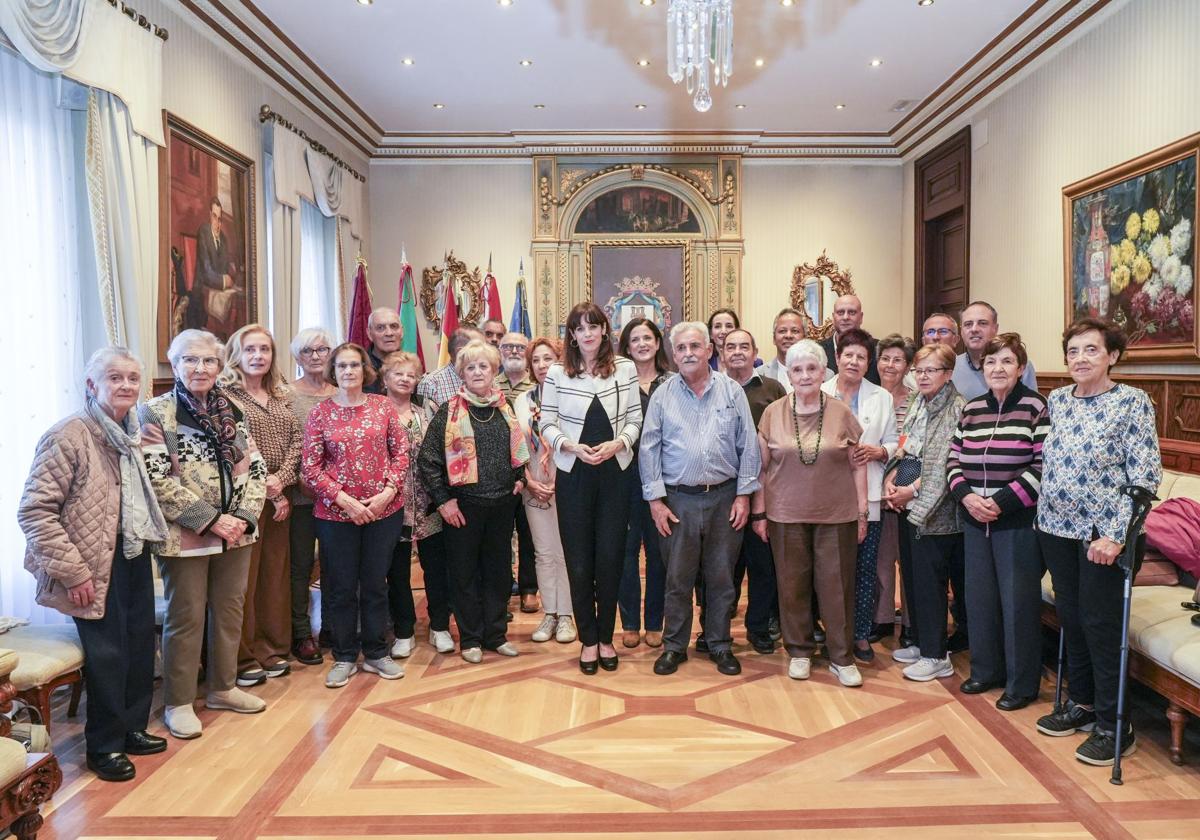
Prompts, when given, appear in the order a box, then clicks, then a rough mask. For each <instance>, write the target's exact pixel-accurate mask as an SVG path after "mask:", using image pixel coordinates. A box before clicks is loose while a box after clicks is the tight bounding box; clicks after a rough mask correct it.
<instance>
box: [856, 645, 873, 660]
mask: <svg viewBox="0 0 1200 840" xmlns="http://www.w3.org/2000/svg"><path fill="white" fill-rule="evenodd" d="M854 658H855V659H857V660H858V661H859V662H873V661H874V660H875V649H874V648H872V647H871V646H870V645H868V646H867V647H866V648H860V647H859V646H858V645H855V646H854Z"/></svg>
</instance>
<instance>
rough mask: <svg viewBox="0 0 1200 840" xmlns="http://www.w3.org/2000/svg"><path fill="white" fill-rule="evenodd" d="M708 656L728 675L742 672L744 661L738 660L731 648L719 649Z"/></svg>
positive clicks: (718, 668)
mask: <svg viewBox="0 0 1200 840" xmlns="http://www.w3.org/2000/svg"><path fill="white" fill-rule="evenodd" d="M708 658H709V659H711V660H712V661H713V662H715V663H717V670H718V671H720V672H721V673H722V674H724V675H725V676H727V677H732V676H735V675H737V674H740V673H742V663H741V662H738V661H737V657H736V656H734V655H733V651H731V650H719V651H717V652H716V653H710V654H709V655H708Z"/></svg>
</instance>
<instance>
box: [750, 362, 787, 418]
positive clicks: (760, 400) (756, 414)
mask: <svg viewBox="0 0 1200 840" xmlns="http://www.w3.org/2000/svg"><path fill="white" fill-rule="evenodd" d="M742 390H743V391H745V392H746V402H748V403H750V416H751V417H753V418H754V428H756V429H757V428H758V423H759V421H760V420H762V416H763V412H764V411H766V410H767V406H769V405H770V404H771V403H773V402H775V400H777V399H779V398H780V397H786V396H787V390H786V389H785V388H784V387H783V386H782V385H781V384H779V380H777V379H772V378H771V377H769V376H759V375H758V374H755V375H754V376H751V377H750V378H749V379H748V380H747V381H746V384H745V385H743V386H742Z"/></svg>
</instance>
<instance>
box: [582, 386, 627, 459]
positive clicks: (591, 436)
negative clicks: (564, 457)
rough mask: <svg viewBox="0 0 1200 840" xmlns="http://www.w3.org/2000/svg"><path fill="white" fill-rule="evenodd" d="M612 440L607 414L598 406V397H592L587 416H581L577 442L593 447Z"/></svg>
mask: <svg viewBox="0 0 1200 840" xmlns="http://www.w3.org/2000/svg"><path fill="white" fill-rule="evenodd" d="M639 390H641V389H639ZM612 439H613V430H612V423H611V422H610V421H609V419H608V412H607V411H605V410H604V406H603V405H601V404H600V398H599V397H592V402H591V404H590V405H589V406H588V410H587V414H585V415H584V416H583V428H582V429H580V430H579V442H580V443H582V444H583V445H584V446H595V445H597V444H600V443H607V442H608V441H610V440H612Z"/></svg>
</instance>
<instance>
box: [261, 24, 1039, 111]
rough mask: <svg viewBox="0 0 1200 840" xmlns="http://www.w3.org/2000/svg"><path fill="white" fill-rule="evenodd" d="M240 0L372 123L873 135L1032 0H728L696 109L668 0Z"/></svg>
mask: <svg viewBox="0 0 1200 840" xmlns="http://www.w3.org/2000/svg"><path fill="white" fill-rule="evenodd" d="M253 2H254V3H255V5H257V6H258V8H259V9H260V10H261V11H262V12H263V13H264V14H265V15H266V16H268V17H269V18H270V19H271V20H272V21H273V23H274V24H275V25H276V26H278V27H279V28H280V29H281V30H282V31H283V32H284V33H285V34H286V35H287V36H288V37H289V38H290V39H291V40H292V41H294V42H295V43H296V44H297V45H298V46H299V47H300V49H301V50H303V51H304V52H305V53H306V54H307V55H308V56H309V58H311V59H312V60H313V62H315V63H316V64H317V65H318V66H319V67H321V69H322V70H323V71H324V72H325V73H326V74H327V75H328V76H329V77H331V78H332V79H333V81H334V82H336V83H337V85H338V86H339V87H341V89H342V90H343V91H345V93H346V94H347V95H348V96H349V97H350V98H351V99H352V100H354V101H356V102H357V103H358V105H359V106H360V107H361V108H362V109H363V110H365V111H366V112H367V113H368V114H369V115H370V116H371V117H372V118H373V119H374V120H375V121H376V122H377V123H379V124H380V125H381V126H382V127H383V128H384V130H385V131H388V132H429V133H432V134H437V135H447V134H452V133H456V132H511V131H529V132H548V131H563V132H570V133H588V132H606V131H638V132H642V131H664V132H680V131H702V132H705V133H711V132H717V131H747V132H757V131H770V132H822V133H826V132H856V133H857V132H884V131H888V130H889V129H891V128H892V127H893V126H894V125H895V124H896V123H897V122H898V121H899V120H900V119H901V117H902V116H903V115H902V114H898V113H894V112H893V111H891V107H892V105H893V103H895V102H896V101H897V100H901V99H908V100H915V101H917V102H919V101H920V100H922V99H924V98H925V97H926V96H927V95H928V94H930V93H931V92H933V91H934V90H935V89H936V88H937V87H938V85H940V84H941V83H942V82H944V81H945V80H946V79H947V78H949V77H950V76H951V75H952V74H953V73H954V71H955V70H957V69H958V68H959V67H961V66H962V65H963V64H965V63H966V62H967V61H968V60H969V59H970V58H971V57H972V56H973V55H974V54H975V53H977V52H978V51H979V50H980V49H982V48H983V47H984V46H985V45H986V44H987V43H988V42H989V41H990V40H992V38H994V37H995V36H996V35H997V34H999V33H1000V32H1001V30H1003V29H1004V28H1005V27H1006V26H1007V25H1008V24H1009V23H1010V22H1012V21H1013V20H1014V19H1015V18H1016V17H1017V16H1018V15H1020V13H1021V12H1022V11H1023V10H1024V9H1025V8H1026V6H1027V5H1029V3H1030V2H1032V0H936V2H935V3H934V4H933V5H932V6H928V7H919V6H918V5H917V2H916V0H795V2H794V4H793V5H792V6H790V7H784V6H782V5H780V3H779V0H735V3H734V21H735V25H734V73H733V77H732V79H731V80H730V82H729V87H728V88H726V89H723V90H721V89H718V90H717V91H715V92H714V93H713V99H714V104H713V108H712V110H711V111H709V112H708V113H706V114H700V113H697V112H696V111H695V110H694V109H693V108H692V105H691V98H690V97H689V96H688V95H687V92H686V91H685V90H684V89H683V85H682V84H681V85H679V86H676V85H673V84H672V83H671V81H670V79H669V78H668V77H667V74H666V68H665V61H664V56H665V53H666V12H667V0H658V2H657V3H656V4H655V5H654V6H652V7H644V6H642V5H640V4H639V2H638V0H513V3H512V5H511V6H509V7H502V6H500V5H499V4H498V3H497V2H496V0H375V2H374V3H373V4H372V5H370V6H362V5H359V4H358V3H357V2H356V0H253ZM405 57H411V58H412V59H413V60H414V62H415V63H414V64H413V65H412V66H408V67H406V66H404V65H403V64H402V63H401V60H402V59H403V58H405ZM759 57H761V58H763V59H764V66H763V67H762V68H756V67H755V66H754V61H755V59H756V58H759ZM523 58H528V59H532V60H533V65H532V66H531V67H528V68H524V67H521V66H520V65H519V64H518V62H519V61H520V60H521V59H523ZM639 58H648V59H650V62H651V64H650V66H649V67H646V68H641V67H638V66H637V65H636V63H635V62H636V61H637V60H638V59H639ZM873 58H880V59H883V62H884V63H883V65H882V66H881V67H878V68H872V67H870V66H869V65H870V61H871V59H873ZM435 102H440V103H443V104H445V106H446V107H445V108H444V109H443V110H435V109H434V108H433V104H434V103H435ZM538 103H541V104H544V105H545V106H546V108H545V109H544V110H535V109H534V107H533V106H534V105H535V104H538ZM637 103H644V104H645V105H646V106H647V108H646V109H645V110H643V111H638V110H635V109H634V105H635V104H637ZM738 103H742V104H745V105H746V106H747V107H746V108H745V109H744V110H737V109H736V108H735V105H736V104H738ZM838 103H843V104H845V105H846V108H845V109H844V110H840V111H839V110H836V109H835V105H837V104H838Z"/></svg>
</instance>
